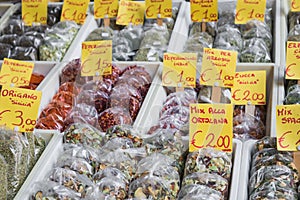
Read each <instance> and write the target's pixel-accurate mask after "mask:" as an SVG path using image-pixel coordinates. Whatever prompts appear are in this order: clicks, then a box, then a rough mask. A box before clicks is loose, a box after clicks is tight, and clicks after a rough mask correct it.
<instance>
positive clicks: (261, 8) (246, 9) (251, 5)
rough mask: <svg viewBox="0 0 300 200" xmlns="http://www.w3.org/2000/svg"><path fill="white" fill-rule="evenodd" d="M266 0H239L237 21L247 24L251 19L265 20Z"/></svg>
mask: <svg viewBox="0 0 300 200" xmlns="http://www.w3.org/2000/svg"><path fill="white" fill-rule="evenodd" d="M265 11H266V0H237V5H236V13H235V23H236V24H246V23H247V22H248V21H249V20H252V19H257V20H260V21H262V22H263V21H264V20H265Z"/></svg>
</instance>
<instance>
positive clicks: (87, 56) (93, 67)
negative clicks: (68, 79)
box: [81, 40, 112, 76]
mask: <svg viewBox="0 0 300 200" xmlns="http://www.w3.org/2000/svg"><path fill="white" fill-rule="evenodd" d="M81 51H82V52H81V60H82V70H81V76H97V75H108V74H111V73H112V66H111V63H112V41H111V40H103V41H88V42H83V43H82V50H81Z"/></svg>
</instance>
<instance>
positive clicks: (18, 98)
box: [0, 86, 42, 132]
mask: <svg viewBox="0 0 300 200" xmlns="http://www.w3.org/2000/svg"><path fill="white" fill-rule="evenodd" d="M41 96H42V92H41V91H37V90H27V89H21V88H11V87H9V86H3V87H2V90H1V95H0V124H1V125H5V126H7V127H9V128H11V129H15V127H18V131H20V132H32V131H33V129H34V127H35V125H36V119H37V117H38V110H39V106H40V101H41Z"/></svg>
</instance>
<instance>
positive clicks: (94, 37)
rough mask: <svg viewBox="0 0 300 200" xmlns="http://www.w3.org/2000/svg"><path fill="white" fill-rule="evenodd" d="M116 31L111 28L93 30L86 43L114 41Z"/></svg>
mask: <svg viewBox="0 0 300 200" xmlns="http://www.w3.org/2000/svg"><path fill="white" fill-rule="evenodd" d="M113 36H114V31H113V30H112V29H111V28H110V27H100V28H97V29H95V30H93V31H92V32H91V33H90V34H89V35H88V37H87V38H86V39H85V41H98V40H112V39H113Z"/></svg>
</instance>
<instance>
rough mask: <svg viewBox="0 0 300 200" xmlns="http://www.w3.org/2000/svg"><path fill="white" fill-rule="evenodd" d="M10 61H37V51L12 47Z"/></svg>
mask: <svg viewBox="0 0 300 200" xmlns="http://www.w3.org/2000/svg"><path fill="white" fill-rule="evenodd" d="M9 58H11V59H17V60H33V61H35V60H38V51H37V49H36V48H34V47H19V46H17V47H14V48H13V49H12V51H11V55H10V57H9Z"/></svg>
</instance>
